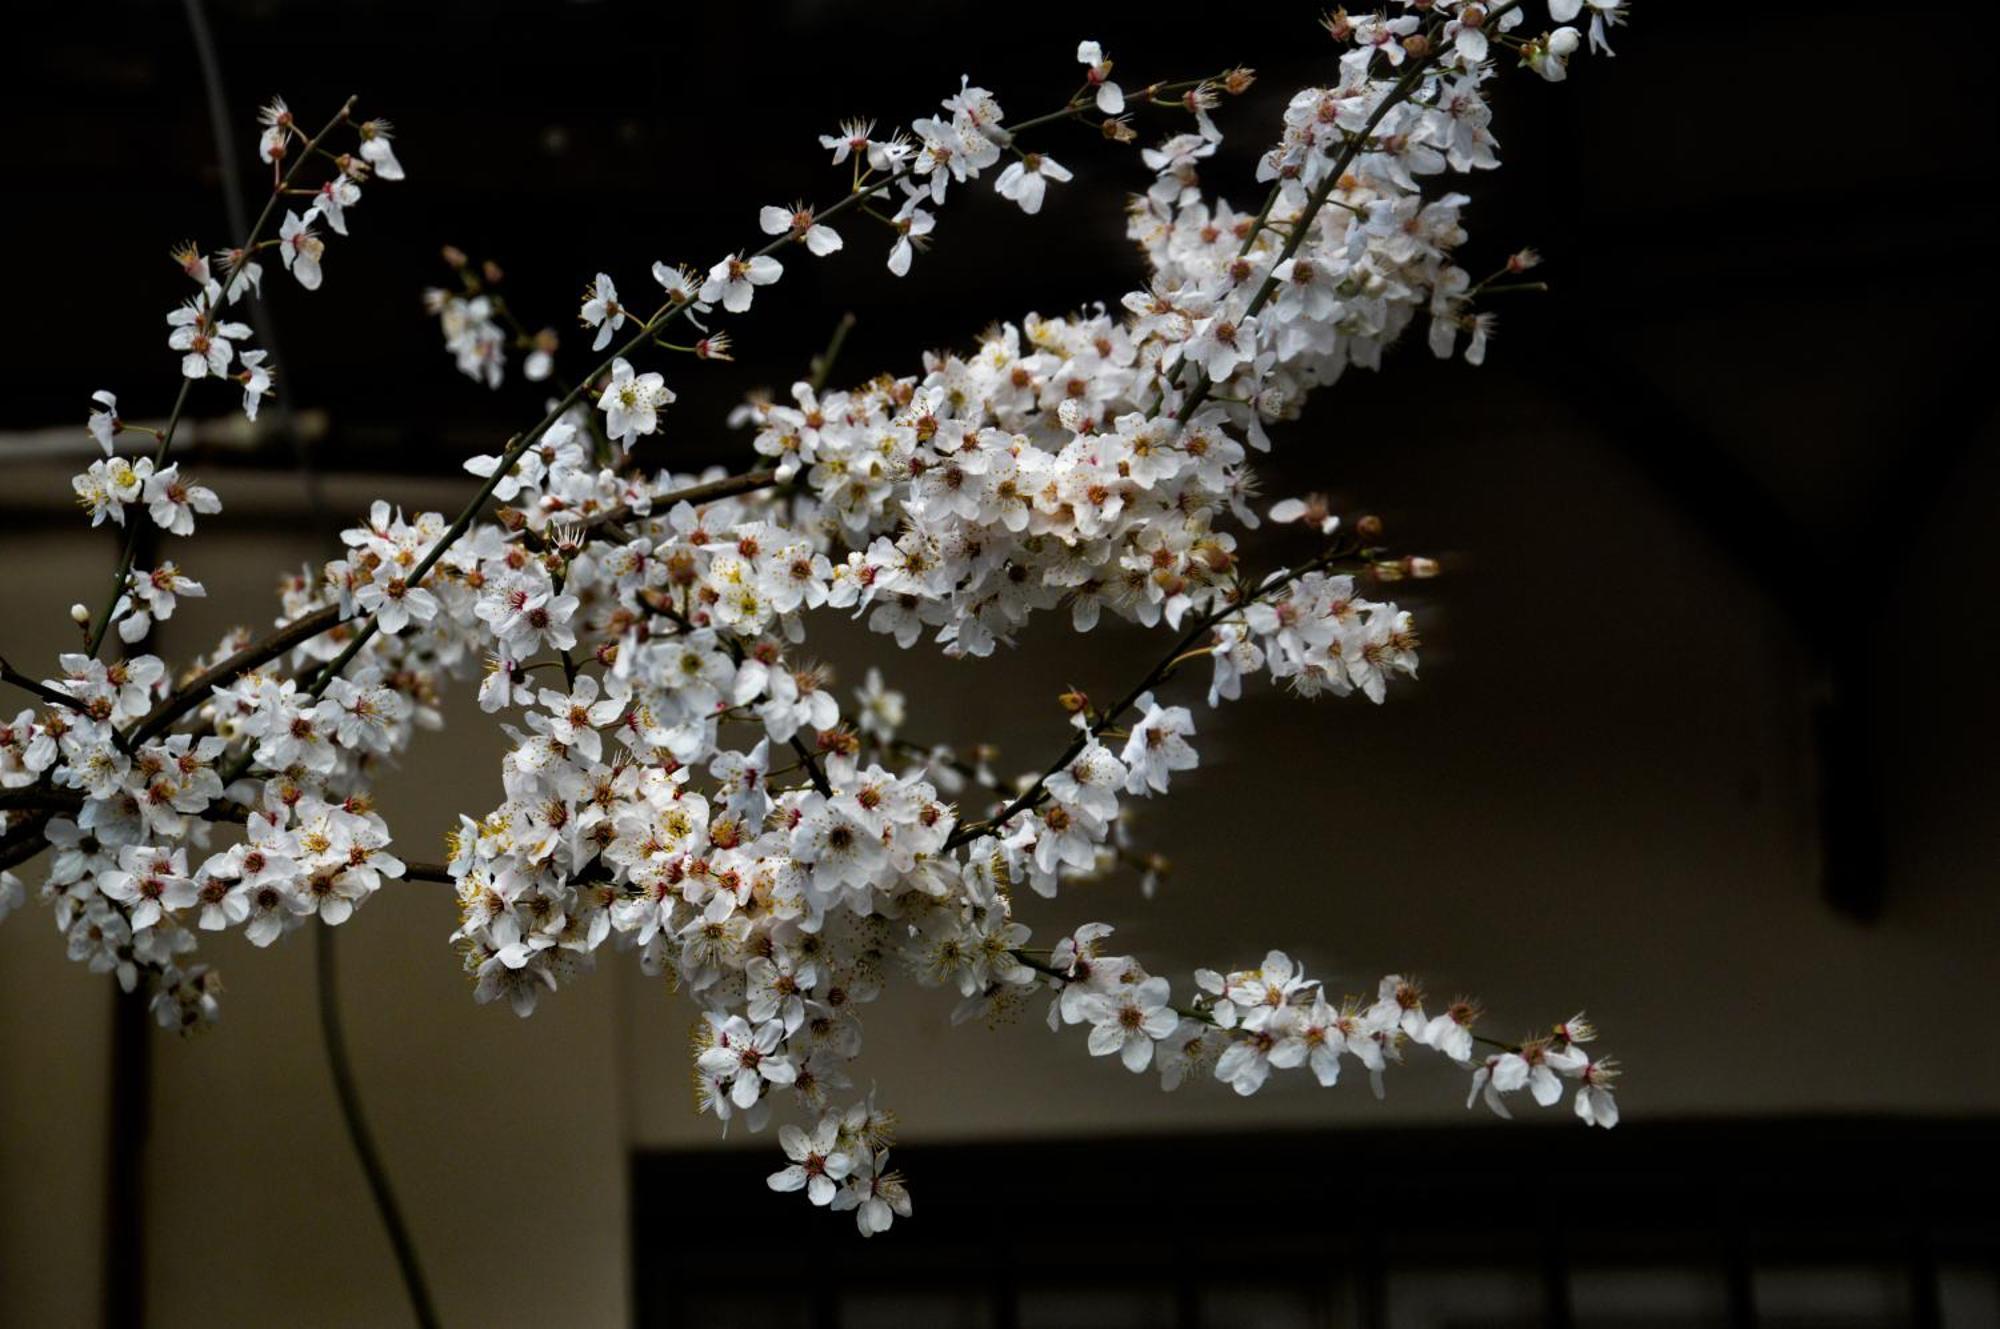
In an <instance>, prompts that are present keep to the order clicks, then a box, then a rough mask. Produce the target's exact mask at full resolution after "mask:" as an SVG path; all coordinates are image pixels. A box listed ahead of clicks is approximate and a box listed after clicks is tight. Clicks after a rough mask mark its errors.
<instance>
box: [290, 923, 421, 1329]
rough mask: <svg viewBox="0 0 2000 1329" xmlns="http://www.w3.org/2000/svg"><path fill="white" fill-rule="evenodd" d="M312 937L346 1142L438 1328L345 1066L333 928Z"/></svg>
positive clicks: (415, 1292)
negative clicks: (344, 1125)
mask: <svg viewBox="0 0 2000 1329" xmlns="http://www.w3.org/2000/svg"><path fill="white" fill-rule="evenodd" d="M313 934H314V937H315V940H316V944H315V949H316V951H317V952H318V957H319V1031H320V1034H321V1036H322V1037H323V1038H324V1039H325V1041H326V1059H327V1063H328V1065H329V1067H330V1068H331V1069H332V1071H333V1087H334V1090H335V1092H337V1093H338V1094H339V1096H340V1116H341V1119H342V1120H343V1121H345V1122H346V1123H347V1138H348V1139H349V1140H350V1141H351V1142H352V1143H353V1145H354V1157H355V1159H356V1160H357V1161H359V1162H360V1164H361V1171H362V1174H363V1175H364V1176H366V1177H367V1178H368V1190H369V1192H370V1193H371V1194H372V1195H374V1197H375V1210H376V1212H377V1213H379V1214H380V1215H381V1216H382V1226H383V1228H384V1229H385V1230H386V1231H387V1232H388V1235H389V1245H390V1248H391V1249H393V1250H394V1251H395V1252H396V1267H397V1268H398V1269H399V1270H401V1271H402V1275H403V1288H404V1290H405V1291H407V1292H408V1293H409V1296H410V1311H411V1313H412V1314H413V1315H415V1316H416V1320H417V1323H418V1324H419V1325H421V1326H422V1327H423V1329H437V1323H438V1318H437V1311H436V1310H435V1309H434V1308H433V1307H432V1305H431V1293H430V1287H429V1286H428V1285H427V1284H426V1283H425V1282H424V1270H423V1266H422V1265H421V1264H420V1263H418V1261H417V1247H416V1244H415V1243H414V1242H412V1241H411V1240H410V1230H409V1229H408V1228H407V1227H405V1226H404V1225H403V1211H402V1209H401V1208H399V1207H398V1206H397V1204H396V1192H395V1191H394V1190H393V1189H391V1187H390V1185H389V1174H388V1172H387V1171H385V1170H384V1169H383V1167H382V1158H381V1155H379V1154H377V1153H376V1152H375V1139H374V1137H373V1136H371V1135H369V1133H368V1121H367V1119H366V1118H365V1117H363V1116H362V1114H361V1098H360V1095H359V1094H357V1093H356V1092H355V1088H354V1068H353V1067H351V1066H349V1065H348V1064H347V1041H346V1038H345V1036H344V1035H343V1034H342V1033H341V1028H340V979H339V973H338V971H337V969H336V968H335V964H334V954H333V929H332V928H330V927H328V926H327V925H326V924H324V923H316V924H314V926H313Z"/></svg>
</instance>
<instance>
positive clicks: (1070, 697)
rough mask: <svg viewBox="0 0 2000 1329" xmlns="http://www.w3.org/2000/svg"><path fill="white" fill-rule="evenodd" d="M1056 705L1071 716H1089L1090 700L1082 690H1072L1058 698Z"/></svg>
mask: <svg viewBox="0 0 2000 1329" xmlns="http://www.w3.org/2000/svg"><path fill="white" fill-rule="evenodd" d="M1056 704H1057V705H1059V706H1061V707H1062V708H1063V709H1064V710H1065V711H1068V712H1069V713H1070V714H1071V715H1087V714H1089V712H1090V698H1089V697H1088V696H1087V695H1085V693H1084V692H1083V690H1082V689H1081V688H1071V689H1070V690H1069V691H1067V692H1065V693H1063V694H1062V695H1061V696H1059V697H1057V698H1056Z"/></svg>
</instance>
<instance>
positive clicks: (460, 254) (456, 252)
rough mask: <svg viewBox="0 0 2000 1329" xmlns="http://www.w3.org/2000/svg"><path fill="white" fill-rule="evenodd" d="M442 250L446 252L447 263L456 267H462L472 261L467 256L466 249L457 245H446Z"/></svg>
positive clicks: (445, 259)
mask: <svg viewBox="0 0 2000 1329" xmlns="http://www.w3.org/2000/svg"><path fill="white" fill-rule="evenodd" d="M441 252H442V253H443V254H444V261H445V262H446V264H448V265H449V266H451V267H454V268H462V267H464V266H465V265H466V264H467V263H470V262H471V261H472V260H471V259H469V258H467V257H466V256H465V251H464V250H463V249H460V248H459V247H458V246H457V245H446V246H445V247H444V249H443V250H442V251H441Z"/></svg>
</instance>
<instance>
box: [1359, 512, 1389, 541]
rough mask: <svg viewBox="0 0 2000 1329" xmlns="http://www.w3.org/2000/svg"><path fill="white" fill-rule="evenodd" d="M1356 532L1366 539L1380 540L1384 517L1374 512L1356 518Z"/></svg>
mask: <svg viewBox="0 0 2000 1329" xmlns="http://www.w3.org/2000/svg"><path fill="white" fill-rule="evenodd" d="M1354 533H1355V534H1356V535H1358V536H1360V537H1361V538H1362V539H1364V540H1380V539H1381V538H1382V519H1381V518H1380V517H1378V516H1376V515H1375V514H1374V513H1372V512H1370V513H1366V514H1364V515H1363V516H1361V517H1359V518H1357V519H1356V520H1355V523H1354Z"/></svg>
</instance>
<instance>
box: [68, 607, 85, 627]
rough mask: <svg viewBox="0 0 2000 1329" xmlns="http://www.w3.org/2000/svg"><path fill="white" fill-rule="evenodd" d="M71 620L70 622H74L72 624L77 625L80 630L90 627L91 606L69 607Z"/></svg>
mask: <svg viewBox="0 0 2000 1329" xmlns="http://www.w3.org/2000/svg"><path fill="white" fill-rule="evenodd" d="M69 618H70V622H72V623H74V624H76V625H77V626H78V627H80V628H84V627H89V626H90V606H89V605H83V604H73V605H71V606H70V607H69Z"/></svg>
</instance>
